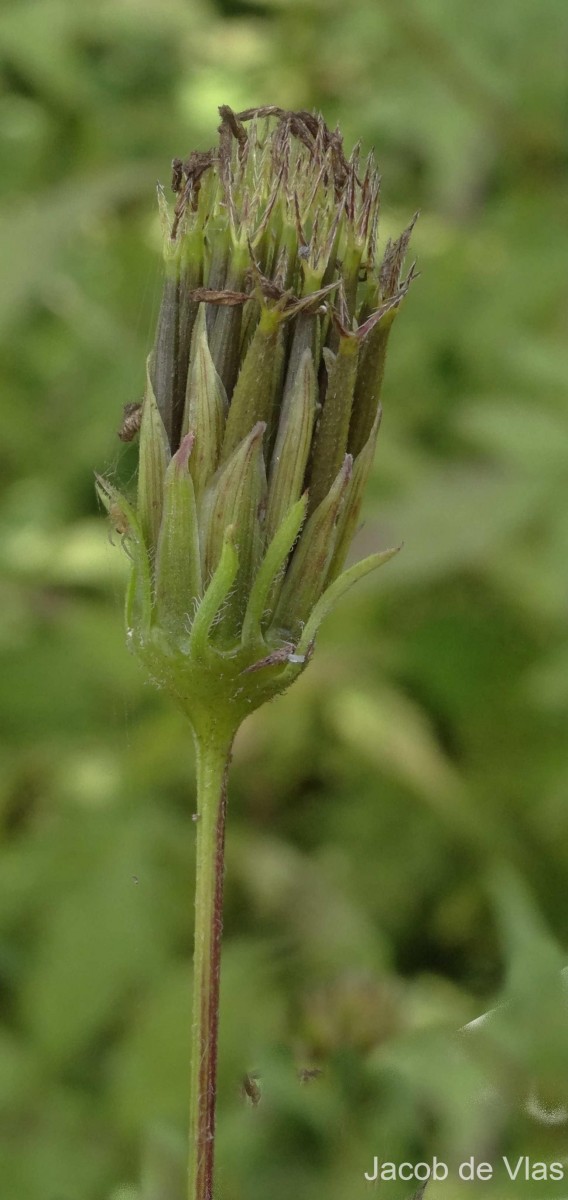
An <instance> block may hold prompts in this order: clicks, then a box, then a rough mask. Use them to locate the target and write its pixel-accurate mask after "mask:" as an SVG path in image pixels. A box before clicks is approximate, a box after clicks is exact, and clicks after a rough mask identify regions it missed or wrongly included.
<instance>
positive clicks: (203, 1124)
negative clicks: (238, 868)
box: [188, 733, 232, 1200]
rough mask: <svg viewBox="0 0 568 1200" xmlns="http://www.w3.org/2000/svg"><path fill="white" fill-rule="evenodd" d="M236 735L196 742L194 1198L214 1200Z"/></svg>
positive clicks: (191, 1159) (190, 1185) (190, 1190)
mask: <svg viewBox="0 0 568 1200" xmlns="http://www.w3.org/2000/svg"><path fill="white" fill-rule="evenodd" d="M231 740H232V739H231V737H230V735H229V736H228V737H224V738H223V737H222V736H219V735H218V734H215V733H214V734H213V735H212V736H211V737H209V738H207V737H206V738H201V739H196V752H197V812H196V814H195V819H196V825H197V845H196V883H195V948H194V957H193V1018H192V1030H191V1064H190V1072H191V1087H190V1112H189V1179H188V1195H189V1198H190V1200H194V1198H197V1197H199V1198H200V1200H211V1197H212V1195H213V1164H214V1151H215V1098H216V1082H217V1044H218V1027H219V982H220V974H221V936H222V931H223V874H224V852H225V816H226V809H227V772H228V767H229V758H230V747H231Z"/></svg>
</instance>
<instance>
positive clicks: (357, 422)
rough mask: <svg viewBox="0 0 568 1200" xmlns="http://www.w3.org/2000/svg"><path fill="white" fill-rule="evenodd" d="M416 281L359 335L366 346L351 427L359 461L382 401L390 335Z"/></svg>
mask: <svg viewBox="0 0 568 1200" xmlns="http://www.w3.org/2000/svg"><path fill="white" fill-rule="evenodd" d="M412 278H413V275H412V272H411V273H410V275H409V276H408V279H406V280H405V282H404V283H403V284H402V286H401V288H400V289H399V291H398V292H396V293H395V295H393V296H389V297H388V298H387V299H386V300H385V301H384V303H383V304H381V306H380V308H378V309H377V310H376V312H374V313H371V314H370V316H368V317H367V318H366V320H365V321H364V322H363V324H362V325H360V326H359V328H358V330H357V332H356V337H357V339H358V340H359V341H361V342H362V343H363V345H362V348H361V350H360V353H359V365H358V370H357V381H356V384H355V395H354V399H353V409H352V414H351V424H350V426H349V453H350V454H352V455H353V456H354V457H355V458H356V457H357V455H358V454H360V453H361V450H362V449H363V447H364V446H365V444H366V442H367V439H368V438H369V435H370V433H371V430H372V428H373V425H374V423H375V417H376V415H377V412H378V408H379V402H380V399H381V389H382V386H383V377H384V373H385V362H386V356H387V346H388V340H389V337H390V331H391V329H392V325H393V321H394V319H395V317H396V314H397V312H398V310H399V308H400V306H401V304H402V301H403V300H404V298H405V296H406V293H407V291H408V288H409V286H410V283H411V282H412Z"/></svg>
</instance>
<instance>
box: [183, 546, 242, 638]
mask: <svg viewBox="0 0 568 1200" xmlns="http://www.w3.org/2000/svg"><path fill="white" fill-rule="evenodd" d="M238 569H239V556H238V553H237V549H236V546H235V530H234V526H233V525H229V526H228V527H227V529H226V530H225V534H224V538H223V546H222V549H221V555H220V558H219V562H218V563H217V567H216V569H215V571H214V573H213V577H212V579H211V582H210V583H209V586H208V587H207V588H206V589H205V592H204V595H203V599H202V600H201V602H200V603H199V604H198V606H197V610H196V613H195V617H194V619H193V624H192V626H191V634H190V638H189V643H188V647H187V657H188V660H191V659H192V658H194V659H195V660H197V661H198V662H202V661H203V660H204V659H206V658H207V655H208V651H210V650H211V647H210V644H209V636H210V633H211V627H212V625H213V622H214V621H215V619H216V617H217V615H218V613H219V609H220V608H221V606H222V605H223V604H224V603H225V601H226V599H227V596H228V595H229V592H230V590H231V588H232V586H233V584H234V582H235V578H236V575H237V571H238Z"/></svg>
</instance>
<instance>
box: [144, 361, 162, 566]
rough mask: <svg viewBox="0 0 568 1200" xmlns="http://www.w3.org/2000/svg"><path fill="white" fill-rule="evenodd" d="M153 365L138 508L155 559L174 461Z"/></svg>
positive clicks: (145, 405)
mask: <svg viewBox="0 0 568 1200" xmlns="http://www.w3.org/2000/svg"><path fill="white" fill-rule="evenodd" d="M149 363H150V360H148V366H147V372H146V393H145V396H144V403H143V405H142V423H141V425H140V449H139V464H138V503H137V509H138V519H139V521H140V525H141V527H142V532H143V534H144V539H145V542H146V545H147V547H148V551H149V553H150V557H151V558H152V557H153V555H154V553H155V550H156V545H157V542H158V534H159V532H160V522H161V520H162V505H163V495H164V476H165V474H166V467H167V465H168V462H169V460H170V447H169V442H168V436H167V433H166V429H165V426H164V422H163V420H162V418H161V416H160V413H159V410H158V405H157V402H156V397H155V395H154V389H153V387H152V381H151V379H150V366H149Z"/></svg>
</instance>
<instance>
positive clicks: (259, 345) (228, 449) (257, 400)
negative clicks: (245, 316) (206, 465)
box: [221, 306, 282, 461]
mask: <svg viewBox="0 0 568 1200" xmlns="http://www.w3.org/2000/svg"><path fill="white" fill-rule="evenodd" d="M281 323H282V315H281V313H279V312H278V311H276V310H275V309H274V308H273V309H270V308H267V307H265V306H264V307H263V308H262V310H261V314H260V320H259V322H258V325H257V326H256V329H255V331H254V334H253V336H252V340H251V342H250V345H249V347H248V350H247V352H246V356H245V359H244V362H243V365H242V367H241V370H240V372H239V377H238V379H237V382H236V386H235V390H234V393H233V396H232V399H231V406H230V408H229V414H228V417H227V424H226V427H225V437H224V440H223V448H222V451H221V459H222V461H225V460H226V459H227V458H229V456H230V455H231V454H232V453H233V450H234V449H235V447H236V446H238V444H239V442H241V441H242V439H243V438H244V437H246V436H247V434H248V433H250V431H251V429H252V427H253V425H255V424H256V422H257V421H265V422H266V424H267V425H268V424H269V422H270V418H271V415H272V404H273V398H274V373H275V365H276V361H277V354H276V350H277V345H278V338H279V331H280V327H281Z"/></svg>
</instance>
